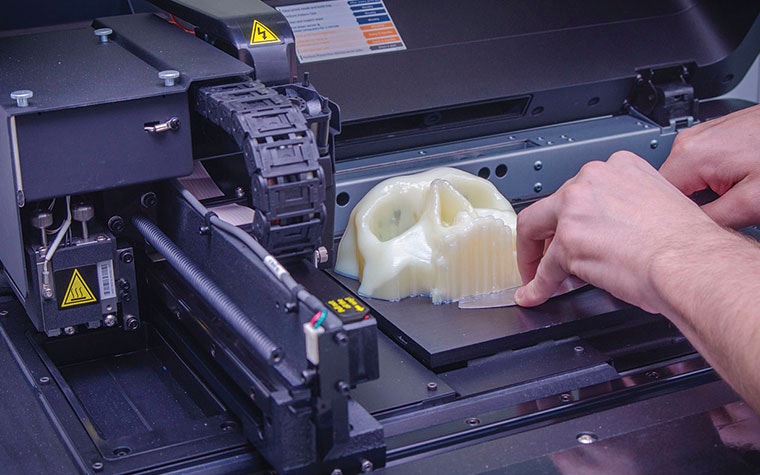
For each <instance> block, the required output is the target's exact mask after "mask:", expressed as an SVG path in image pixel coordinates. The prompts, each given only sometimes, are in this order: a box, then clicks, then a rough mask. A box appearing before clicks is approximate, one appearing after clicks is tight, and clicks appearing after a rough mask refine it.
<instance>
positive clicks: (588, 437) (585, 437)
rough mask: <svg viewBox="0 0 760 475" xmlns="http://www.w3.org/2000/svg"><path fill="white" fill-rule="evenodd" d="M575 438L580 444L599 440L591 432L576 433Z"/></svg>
mask: <svg viewBox="0 0 760 475" xmlns="http://www.w3.org/2000/svg"><path fill="white" fill-rule="evenodd" d="M576 440H577V441H578V442H580V443H581V444H585V445H588V444H593V443H594V442H596V441H597V440H599V437H598V436H597V435H596V434H594V433H592V432H582V433H580V434H578V436H577V437H576Z"/></svg>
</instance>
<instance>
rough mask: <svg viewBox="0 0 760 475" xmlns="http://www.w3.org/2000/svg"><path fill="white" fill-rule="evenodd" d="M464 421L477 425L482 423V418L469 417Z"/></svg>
mask: <svg viewBox="0 0 760 475" xmlns="http://www.w3.org/2000/svg"><path fill="white" fill-rule="evenodd" d="M464 423H465V424H467V425H468V426H476V425H480V419H478V418H477V417H468V418H467V419H465V420H464Z"/></svg>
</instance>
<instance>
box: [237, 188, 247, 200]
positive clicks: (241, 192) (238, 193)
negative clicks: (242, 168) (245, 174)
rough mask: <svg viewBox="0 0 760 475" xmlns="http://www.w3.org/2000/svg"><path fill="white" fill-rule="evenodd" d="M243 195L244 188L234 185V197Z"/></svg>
mask: <svg viewBox="0 0 760 475" xmlns="http://www.w3.org/2000/svg"><path fill="white" fill-rule="evenodd" d="M244 196H245V190H244V189H243V187H242V186H236V187H235V198H242V197H244Z"/></svg>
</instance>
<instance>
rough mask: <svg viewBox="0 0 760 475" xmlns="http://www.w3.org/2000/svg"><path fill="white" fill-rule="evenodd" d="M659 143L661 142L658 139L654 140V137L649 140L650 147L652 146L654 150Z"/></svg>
mask: <svg viewBox="0 0 760 475" xmlns="http://www.w3.org/2000/svg"><path fill="white" fill-rule="evenodd" d="M659 145H660V143H659V142H657V140H654V139H652V141H651V142H649V148H651V149H652V150H654V149H656V148H657V147H658V146H659Z"/></svg>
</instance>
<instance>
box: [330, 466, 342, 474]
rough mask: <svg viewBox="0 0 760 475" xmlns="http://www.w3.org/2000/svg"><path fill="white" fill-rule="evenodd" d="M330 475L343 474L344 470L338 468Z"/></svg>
mask: <svg viewBox="0 0 760 475" xmlns="http://www.w3.org/2000/svg"><path fill="white" fill-rule="evenodd" d="M330 475H343V470H341V469H339V468H336V469H335V470H333V471H332V472H330Z"/></svg>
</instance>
